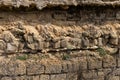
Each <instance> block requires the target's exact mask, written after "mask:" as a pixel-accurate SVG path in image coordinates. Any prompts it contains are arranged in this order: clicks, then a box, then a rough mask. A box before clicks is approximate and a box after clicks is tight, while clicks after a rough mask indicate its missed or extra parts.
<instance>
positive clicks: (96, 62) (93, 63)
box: [87, 57, 102, 69]
mask: <svg viewBox="0 0 120 80" xmlns="http://www.w3.org/2000/svg"><path fill="white" fill-rule="evenodd" d="M87 60H88V68H89V69H99V68H102V60H100V59H97V58H94V57H88V58H87Z"/></svg>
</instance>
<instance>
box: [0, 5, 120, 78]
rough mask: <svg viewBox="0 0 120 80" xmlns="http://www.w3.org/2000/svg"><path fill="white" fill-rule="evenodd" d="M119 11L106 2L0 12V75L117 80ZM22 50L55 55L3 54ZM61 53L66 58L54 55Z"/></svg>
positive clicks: (2, 76)
mask: <svg viewBox="0 0 120 80" xmlns="http://www.w3.org/2000/svg"><path fill="white" fill-rule="evenodd" d="M119 13H120V12H119V8H111V7H71V8H70V9H68V10H61V9H59V8H56V9H45V10H43V11H31V12H22V11H11V12H5V11H1V12H0V53H1V59H0V61H1V62H0V79H1V80H120V23H119V22H120V14H119ZM24 53H26V54H27V55H31V54H30V53H32V56H33V55H34V54H33V53H35V54H37V55H38V56H40V55H45V54H52V55H53V56H54V57H55V60H54V59H53V60H51V59H50V60H49V59H43V60H41V59H40V60H39V59H38V58H37V60H36V58H35V60H32V58H29V59H27V60H24V61H22V60H19V59H16V58H15V59H14V58H10V57H9V56H13V55H16V56H18V55H21V54H24ZM63 54H65V55H70V56H71V57H70V58H69V59H68V60H66V58H67V56H65V60H63V59H61V58H57V57H56V55H59V56H60V55H63ZM3 55H4V56H6V57H8V58H3V57H4V56H3ZM63 56H64V55H63ZM56 58H57V59H56Z"/></svg>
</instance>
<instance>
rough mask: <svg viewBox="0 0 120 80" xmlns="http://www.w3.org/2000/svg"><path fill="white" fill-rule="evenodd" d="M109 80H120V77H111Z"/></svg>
mask: <svg viewBox="0 0 120 80" xmlns="http://www.w3.org/2000/svg"><path fill="white" fill-rule="evenodd" d="M108 80H120V77H119V76H110V77H109V78H108Z"/></svg>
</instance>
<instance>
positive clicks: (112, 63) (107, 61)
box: [103, 55, 117, 68]
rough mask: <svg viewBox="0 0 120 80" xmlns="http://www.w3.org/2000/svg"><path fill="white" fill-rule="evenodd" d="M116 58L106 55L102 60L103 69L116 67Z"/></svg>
mask: <svg viewBox="0 0 120 80" xmlns="http://www.w3.org/2000/svg"><path fill="white" fill-rule="evenodd" d="M116 66H117V64H116V58H114V57H112V56H110V55H106V56H105V57H104V59H103V67H104V68H109V67H116Z"/></svg>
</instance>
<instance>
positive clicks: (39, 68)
mask: <svg viewBox="0 0 120 80" xmlns="http://www.w3.org/2000/svg"><path fill="white" fill-rule="evenodd" d="M44 69H45V66H44V65H43V64H41V63H40V62H30V63H28V64H27V74H28V75H35V74H42V73H44Z"/></svg>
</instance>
